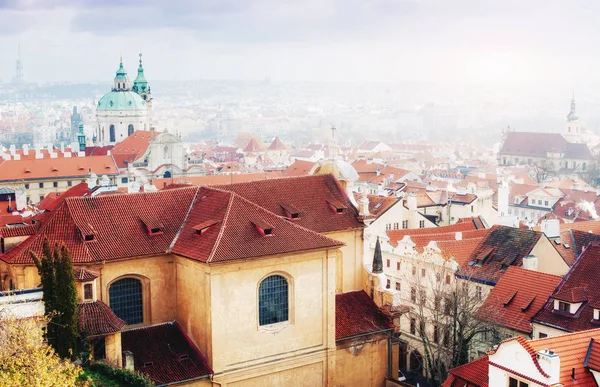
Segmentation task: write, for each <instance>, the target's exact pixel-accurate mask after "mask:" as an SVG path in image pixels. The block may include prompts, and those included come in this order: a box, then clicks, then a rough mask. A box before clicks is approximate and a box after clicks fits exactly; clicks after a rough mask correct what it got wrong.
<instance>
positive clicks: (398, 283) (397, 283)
mask: <svg viewBox="0 0 600 387" xmlns="http://www.w3.org/2000/svg"><path fill="white" fill-rule="evenodd" d="M396 290H397V291H400V282H396Z"/></svg>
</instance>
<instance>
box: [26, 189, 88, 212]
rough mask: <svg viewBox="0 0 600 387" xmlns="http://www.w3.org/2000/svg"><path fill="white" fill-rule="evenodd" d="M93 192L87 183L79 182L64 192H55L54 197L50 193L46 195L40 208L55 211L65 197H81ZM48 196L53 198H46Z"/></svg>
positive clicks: (39, 205)
mask: <svg viewBox="0 0 600 387" xmlns="http://www.w3.org/2000/svg"><path fill="white" fill-rule="evenodd" d="M89 193H91V190H89V189H88V185H87V183H79V184H77V185H74V186H73V187H71V188H69V189H68V190H66V191H65V192H63V193H55V195H53V196H52V197H51V196H50V195H48V196H46V197H45V198H44V199H43V200H42V201H41V202H40V203H39V204H38V206H37V207H38V208H39V209H40V210H45V211H54V210H56V208H57V207H58V206H60V205H61V204H62V203H63V202H64V201H65V199H67V198H71V197H79V196H86V195H88V194H89ZM48 198H52V199H51V200H46V199H48Z"/></svg>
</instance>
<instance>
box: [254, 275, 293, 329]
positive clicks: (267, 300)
mask: <svg viewBox="0 0 600 387" xmlns="http://www.w3.org/2000/svg"><path fill="white" fill-rule="evenodd" d="M288 297H289V284H288V281H287V279H286V278H285V277H283V276H281V275H272V276H270V277H267V278H265V279H264V280H263V281H262V282H261V283H260V286H259V288H258V322H259V325H269V324H275V323H278V322H282V321H287V320H288V319H289V318H288V316H289V307H288V304H289V298H288Z"/></svg>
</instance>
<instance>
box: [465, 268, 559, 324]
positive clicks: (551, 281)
mask: <svg viewBox="0 0 600 387" xmlns="http://www.w3.org/2000/svg"><path fill="white" fill-rule="evenodd" d="M560 280H561V277H559V276H555V275H552V274H545V273H541V272H537V271H531V270H527V269H523V268H520V267H514V266H511V267H509V268H508V269H507V270H506V272H505V273H504V275H503V276H502V277H501V278H500V280H499V281H498V283H496V286H494V288H493V289H492V291H491V293H490V294H489V296H488V297H487V298H486V300H485V302H484V303H483V305H482V306H481V307H480V308H479V310H478V311H477V312H476V316H477V317H478V318H480V319H485V320H488V321H490V320H491V321H492V322H494V323H497V324H499V325H501V326H503V327H507V328H510V329H514V330H517V331H519V332H523V333H531V331H532V327H531V323H530V320H531V318H532V317H533V316H534V315H535V314H536V313H537V312H538V311H539V310H540V309H541V308H542V307H543V306H544V304H545V303H546V300H547V299H548V297H549V296H550V294H551V293H552V292H553V291H554V289H555V288H556V286H557V285H558V283H559V282H560Z"/></svg>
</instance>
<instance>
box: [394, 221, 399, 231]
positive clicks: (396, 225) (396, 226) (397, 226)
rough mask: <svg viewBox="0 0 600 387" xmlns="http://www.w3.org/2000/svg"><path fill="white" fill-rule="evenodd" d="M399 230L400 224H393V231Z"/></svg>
mask: <svg viewBox="0 0 600 387" xmlns="http://www.w3.org/2000/svg"><path fill="white" fill-rule="evenodd" d="M399 228H400V223H398V222H396V223H394V230H398V229H399Z"/></svg>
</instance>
